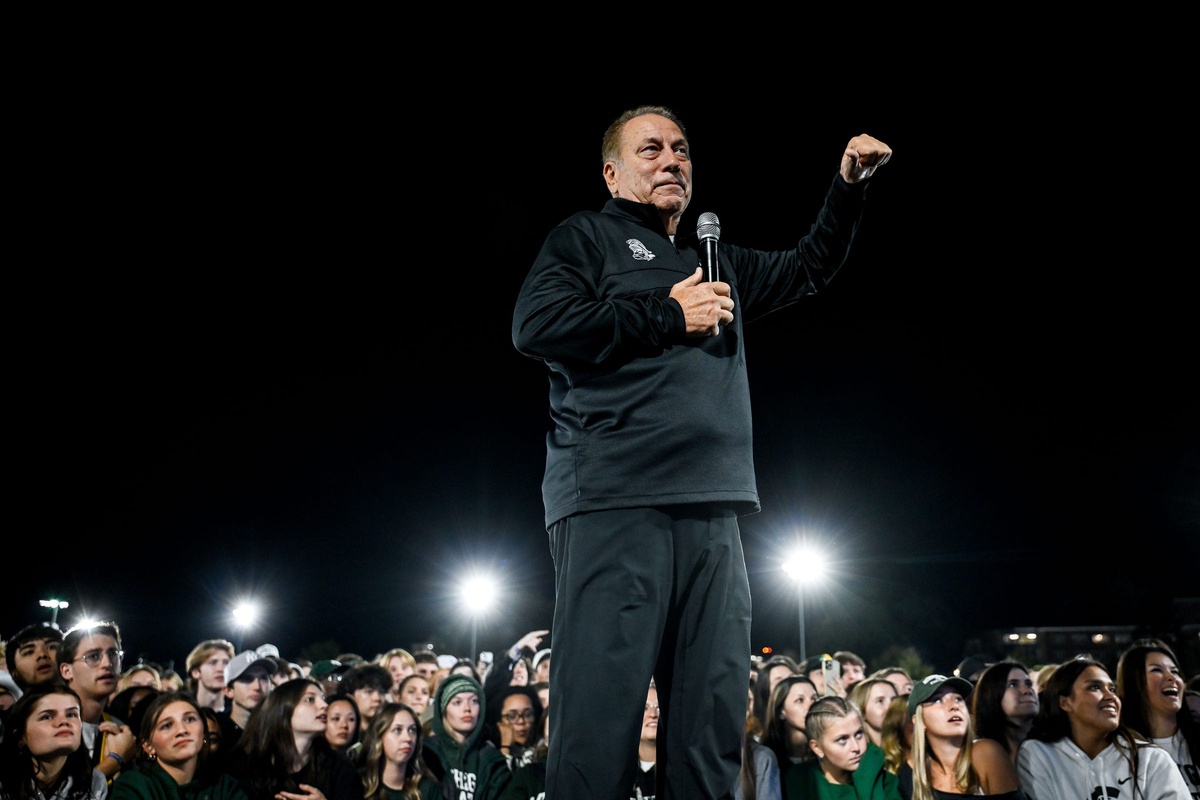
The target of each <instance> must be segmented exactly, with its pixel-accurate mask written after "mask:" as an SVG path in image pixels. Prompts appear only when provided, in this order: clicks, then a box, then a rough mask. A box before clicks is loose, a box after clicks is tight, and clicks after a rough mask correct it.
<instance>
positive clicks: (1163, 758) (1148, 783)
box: [1017, 657, 1192, 800]
mask: <svg viewBox="0 0 1200 800" xmlns="http://www.w3.org/2000/svg"><path fill="white" fill-rule="evenodd" d="M1017 770H1018V772H1019V773H1020V776H1021V786H1022V787H1024V788H1025V789H1026V790H1027V791H1028V792H1029V794H1030V795H1031V796H1032V797H1036V798H1037V800H1074V798H1078V797H1092V796H1095V797H1110V796H1112V795H1111V793H1110V791H1109V787H1112V788H1113V789H1116V788H1118V787H1121V786H1124V785H1125V784H1127V783H1128V782H1129V781H1130V780H1132V781H1133V787H1131V791H1130V792H1129V795H1130V796H1137V797H1155V798H1160V799H1161V800H1190V798H1191V796H1192V795H1191V793H1190V792H1188V788H1187V786H1186V785H1185V784H1184V782H1183V777H1182V776H1181V775H1180V774H1179V769H1178V768H1177V767H1176V766H1175V763H1174V762H1173V761H1172V760H1171V757H1170V755H1168V754H1167V752H1166V751H1165V750H1163V749H1161V748H1159V747H1155V746H1154V745H1151V744H1150V743H1149V742H1147V741H1145V740H1143V739H1142V738H1141V736H1140V735H1139V734H1137V733H1135V732H1134V731H1133V730H1131V729H1129V728H1128V727H1126V726H1124V725H1122V724H1121V699H1120V698H1119V697H1118V696H1117V687H1116V684H1115V683H1113V680H1112V678H1110V677H1109V675H1108V670H1107V669H1106V668H1105V666H1104V664H1102V663H1101V662H1099V661H1096V660H1095V659H1092V658H1086V657H1080V658H1074V659H1071V660H1070V661H1066V662H1064V663H1062V664H1060V665H1059V666H1058V668H1057V669H1056V670H1054V674H1053V675H1051V676H1050V680H1049V681H1048V682H1047V683H1046V688H1045V689H1044V690H1042V703H1041V708H1040V709H1039V711H1038V716H1037V719H1036V720H1034V723H1033V729H1032V730H1030V732H1029V738H1027V739H1026V740H1025V741H1024V742H1023V743H1022V744H1021V749H1020V750H1019V751H1017Z"/></svg>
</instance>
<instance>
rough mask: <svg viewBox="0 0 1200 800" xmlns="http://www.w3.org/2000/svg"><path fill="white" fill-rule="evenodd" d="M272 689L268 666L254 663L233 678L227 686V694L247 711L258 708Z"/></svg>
mask: <svg viewBox="0 0 1200 800" xmlns="http://www.w3.org/2000/svg"><path fill="white" fill-rule="evenodd" d="M269 691H271V675H270V673H268V672H267V669H266V667H259V666H256V665H254V664H251V665H250V666H248V667H246V671H245V672H243V673H242V674H241V675H239V676H237V677H236V678H234V679H233V683H231V684H229V685H227V686H226V687H225V696H226V697H228V698H229V699H230V700H231V701H232V702H233V704H234V705H236V706H240V707H241V708H244V709H246V710H247V711H252V710H254V709H256V708H258V704H259V703H261V702H262V701H263V698H264V697H266V696H267V692H269Z"/></svg>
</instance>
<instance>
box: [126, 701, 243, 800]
mask: <svg viewBox="0 0 1200 800" xmlns="http://www.w3.org/2000/svg"><path fill="white" fill-rule="evenodd" d="M206 730H207V728H206V725H205V722H204V714H203V713H202V712H201V711H200V706H199V705H197V703H196V699H195V698H194V697H193V696H192V695H191V694H190V693H188V692H159V693H158V694H156V695H155V696H154V698H153V699H151V700H150V701H148V706H147V708H146V710H145V713H144V714H143V715H142V722H141V726H140V728H139V729H138V731H139V732H138V755H137V757H136V758H135V759H134V764H133V766H132V768H128V769H123V770H121V774H120V775H118V776H117V779H116V780H114V781H113V785H112V791H111V792H110V793H109V800H185V798H187V799H189V800H190V799H191V798H203V799H204V800H246V795H245V793H244V792H243V791H242V788H241V786H239V785H238V782H237V780H236V779H235V778H234V777H233V776H232V775H229V774H228V773H225V772H217V771H213V770H210V769H208V760H209V756H208V750H207V748H206V747H205V744H204V737H205V734H206Z"/></svg>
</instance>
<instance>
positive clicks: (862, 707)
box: [846, 678, 896, 747]
mask: <svg viewBox="0 0 1200 800" xmlns="http://www.w3.org/2000/svg"><path fill="white" fill-rule="evenodd" d="M895 697H896V687H895V685H894V684H893V683H892V682H891V681H889V680H887V679H886V678H866V679H864V680H861V681H859V682H858V683H856V684H854V685H853V686H851V687H850V692H849V693H848V694H847V695H846V699H847V700H849V701H850V702H852V703H854V705H856V706H858V710H859V713H861V714H862V718H863V725H864V726H866V730H867V738H868V739H870V740H871V742H872V743H873V744H874V745H875V746H876V747H880V746H881V739H882V736H883V718H884V715H886V714H887V710H888V707H889V706H891V704H892V700H893V699H894V698H895Z"/></svg>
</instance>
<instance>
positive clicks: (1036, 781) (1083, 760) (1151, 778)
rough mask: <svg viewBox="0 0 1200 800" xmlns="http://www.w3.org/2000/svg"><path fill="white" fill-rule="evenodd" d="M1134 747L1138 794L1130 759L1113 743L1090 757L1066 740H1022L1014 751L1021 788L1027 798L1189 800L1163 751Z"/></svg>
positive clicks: (1049, 799)
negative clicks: (1135, 751) (1135, 749)
mask: <svg viewBox="0 0 1200 800" xmlns="http://www.w3.org/2000/svg"><path fill="white" fill-rule="evenodd" d="M1138 744H1139V745H1141V747H1140V748H1139V749H1138V752H1137V764H1138V774H1137V791H1136V792H1135V791H1134V785H1133V782H1132V778H1133V771H1132V769H1131V767H1130V765H1129V761H1128V760H1127V759H1126V757H1125V754H1124V753H1122V752H1121V751H1120V750H1118V749H1117V746H1116V745H1115V744H1110V745H1109V746H1108V747H1106V748H1104V749H1103V750H1101V751H1100V753H1099V754H1097V755H1096V757H1095V758H1088V755H1087V753H1085V752H1083V751H1082V750H1080V749H1079V746H1078V745H1076V744H1075V742H1073V741H1071V739H1070V737H1066V736H1064V737H1063V738H1061V739H1059V740H1057V741H1054V742H1042V741H1038V740H1037V739H1026V740H1025V741H1024V742H1022V743H1021V749H1020V750H1018V751H1017V773H1018V775H1019V776H1020V778H1021V788H1022V789H1024V790H1025V795H1026V797H1028V798H1029V800H1080V798H1087V797H1099V798H1107V800H1135V798H1136V800H1142V798H1145V800H1192V795H1191V793H1190V792H1189V791H1188V788H1187V785H1186V784H1184V782H1183V776H1181V775H1180V774H1179V768H1178V767H1176V766H1175V762H1174V761H1172V760H1171V756H1170V755H1168V754H1167V751H1165V750H1163V749H1162V748H1160V747H1155V746H1154V745H1151V744H1150V743H1149V742H1141V741H1139V742H1138Z"/></svg>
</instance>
